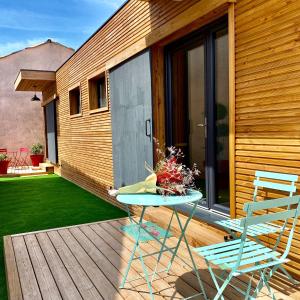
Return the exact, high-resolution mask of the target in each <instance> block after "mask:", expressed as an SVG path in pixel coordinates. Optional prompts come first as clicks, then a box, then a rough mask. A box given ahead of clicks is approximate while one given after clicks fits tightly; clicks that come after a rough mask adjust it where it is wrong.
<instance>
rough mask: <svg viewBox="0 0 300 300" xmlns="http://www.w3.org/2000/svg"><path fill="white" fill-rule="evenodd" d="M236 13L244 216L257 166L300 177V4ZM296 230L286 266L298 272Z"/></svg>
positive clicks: (251, 6)
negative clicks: (289, 261) (289, 260)
mask: <svg viewBox="0 0 300 300" xmlns="http://www.w3.org/2000/svg"><path fill="white" fill-rule="evenodd" d="M235 16H236V19H235V21H236V24H235V26H236V41H235V42H236V52H235V55H236V153H235V154H236V156H235V159H236V164H235V171H236V185H235V186H236V214H237V216H242V215H243V212H242V207H243V204H244V203H245V202H247V201H250V200H251V199H252V194H253V184H252V182H253V179H254V172H255V170H266V171H272V172H283V173H291V174H297V175H300V168H299V167H300V125H299V116H300V85H299V82H300V81H299V78H300V22H299V20H300V2H299V1H297V0H268V1H265V0H264V1H262V0H238V1H237V3H236V6H235ZM297 187H298V188H300V185H299V184H297ZM260 196H261V197H262V198H264V197H266V196H269V197H272V198H273V197H280V196H282V195H280V194H276V193H271V192H268V191H263V192H262V193H261V194H260ZM298 228H299V227H298ZM298 230H299V229H298ZM298 230H297V231H296V234H295V235H294V237H295V238H294V242H293V247H292V254H291V257H290V258H291V259H292V260H293V261H292V262H291V263H289V264H288V266H289V269H290V270H292V271H293V272H295V273H297V274H298V275H299V274H300V255H299V250H298V249H299V246H300V235H299V233H298V232H299V231H298ZM285 240H286V239H285ZM268 241H269V242H271V243H272V237H269V239H268ZM282 248H284V244H282Z"/></svg>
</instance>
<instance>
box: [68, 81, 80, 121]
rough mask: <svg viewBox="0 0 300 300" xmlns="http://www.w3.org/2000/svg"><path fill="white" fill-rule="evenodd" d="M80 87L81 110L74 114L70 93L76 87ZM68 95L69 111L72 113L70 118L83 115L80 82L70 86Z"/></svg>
mask: <svg viewBox="0 0 300 300" xmlns="http://www.w3.org/2000/svg"><path fill="white" fill-rule="evenodd" d="M77 88H78V89H79V112H78V113H76V114H72V113H71V97H70V94H71V92H72V91H73V90H75V89H77ZM68 97H69V113H70V118H71V119H73V118H77V117H81V116H82V96H81V85H80V83H77V84H75V85H73V86H71V87H70V88H68Z"/></svg>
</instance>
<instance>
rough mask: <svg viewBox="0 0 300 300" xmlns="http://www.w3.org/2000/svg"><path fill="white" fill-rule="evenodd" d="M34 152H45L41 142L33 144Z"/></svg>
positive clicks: (32, 151) (32, 150)
mask: <svg viewBox="0 0 300 300" xmlns="http://www.w3.org/2000/svg"><path fill="white" fill-rule="evenodd" d="M31 153H32V154H43V145H42V144H40V143H36V144H33V145H32V146H31Z"/></svg>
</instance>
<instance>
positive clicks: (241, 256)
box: [194, 196, 300, 300]
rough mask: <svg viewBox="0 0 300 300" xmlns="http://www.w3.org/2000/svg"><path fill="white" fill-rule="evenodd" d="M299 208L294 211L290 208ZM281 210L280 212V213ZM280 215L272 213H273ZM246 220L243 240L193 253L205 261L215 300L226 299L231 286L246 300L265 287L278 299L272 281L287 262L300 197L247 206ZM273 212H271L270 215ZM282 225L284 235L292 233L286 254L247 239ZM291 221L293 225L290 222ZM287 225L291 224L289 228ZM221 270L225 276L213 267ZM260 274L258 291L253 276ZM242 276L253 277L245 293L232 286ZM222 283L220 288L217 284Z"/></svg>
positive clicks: (252, 297)
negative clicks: (271, 284) (254, 229)
mask: <svg viewBox="0 0 300 300" xmlns="http://www.w3.org/2000/svg"><path fill="white" fill-rule="evenodd" d="M293 205H296V207H295V208H291V207H292V206H293ZM278 209H279V210H280V211H279V212H278ZM274 210H275V211H277V212H272V211H274ZM244 211H245V212H246V217H245V218H243V219H241V222H240V227H242V228H243V232H242V235H241V237H240V238H238V239H236V240H232V241H229V242H224V243H220V244H215V245H210V246H206V247H200V248H195V249H194V251H195V252H196V253H197V254H198V255H200V256H202V257H203V258H204V259H205V262H206V264H207V267H208V270H209V272H210V275H211V277H212V280H213V282H214V284H215V286H216V289H217V294H216V296H215V297H214V299H215V300H216V299H219V298H221V299H224V297H223V295H222V294H223V291H224V290H225V288H226V287H227V286H228V285H230V286H232V287H233V288H234V289H236V290H237V291H238V292H240V293H242V294H243V295H244V296H245V299H255V298H256V297H257V296H258V294H259V293H260V291H261V290H262V288H263V287H264V286H266V287H267V289H268V291H269V294H270V295H271V297H272V299H275V296H274V292H273V290H272V289H271V287H270V285H269V280H270V278H271V277H272V276H273V275H274V273H275V272H276V271H277V269H278V268H279V267H280V266H281V265H282V264H283V263H286V262H288V261H289V260H288V259H287V256H288V253H289V251H290V247H291V243H292V239H293V235H294V231H295V226H296V224H297V220H298V216H299V214H300V196H293V197H288V198H280V199H275V200H268V201H261V202H251V203H246V204H245V205H244ZM262 211H269V213H267V214H260V215H257V213H258V212H260V213H261V212H262ZM270 211H271V212H270ZM278 221H281V222H282V221H283V223H284V224H285V226H283V231H285V232H289V235H288V240H287V244H286V248H285V251H284V252H283V253H282V254H281V253H279V252H278V251H274V250H273V249H272V248H269V247H266V246H264V245H263V244H262V243H258V242H256V241H255V240H253V239H248V238H247V235H248V233H249V232H248V231H249V230H250V232H251V231H252V228H257V229H258V230H260V228H264V226H266V225H267V226H269V224H270V223H271V224H273V223H272V222H278ZM288 221H290V223H289V222H288ZM288 224H292V225H291V226H290V228H287V225H288ZM281 237H282V233H281V232H280V233H279V234H278V237H277V239H276V243H280V240H281ZM212 264H213V265H216V266H218V267H219V268H220V269H221V270H223V272H222V273H221V275H218V274H216V273H217V272H214V270H213V268H212V266H211V265H212ZM255 273H258V274H259V278H260V279H259V281H258V282H257V285H256V287H255V288H253V287H252V284H253V283H254V281H253V276H254V275H255ZM243 274H250V275H251V277H250V279H249V284H248V285H247V286H246V289H245V290H243V289H241V288H240V287H237V286H235V285H234V284H232V283H231V281H232V279H233V278H234V277H237V276H239V275H243ZM218 279H219V281H220V282H221V284H219V282H218Z"/></svg>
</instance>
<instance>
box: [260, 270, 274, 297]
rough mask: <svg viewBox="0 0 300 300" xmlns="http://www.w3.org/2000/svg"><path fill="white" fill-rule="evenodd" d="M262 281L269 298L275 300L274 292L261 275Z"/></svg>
mask: <svg viewBox="0 0 300 300" xmlns="http://www.w3.org/2000/svg"><path fill="white" fill-rule="evenodd" d="M261 273H263V272H261ZM262 280H263V282H264V285H265V286H266V287H267V289H268V291H269V294H270V296H271V297H272V299H273V300H276V298H275V295H274V291H273V289H272V288H271V287H270V285H269V283H268V281H267V280H266V276H265V275H264V274H262Z"/></svg>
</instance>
